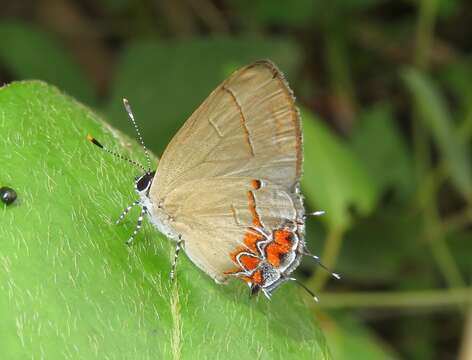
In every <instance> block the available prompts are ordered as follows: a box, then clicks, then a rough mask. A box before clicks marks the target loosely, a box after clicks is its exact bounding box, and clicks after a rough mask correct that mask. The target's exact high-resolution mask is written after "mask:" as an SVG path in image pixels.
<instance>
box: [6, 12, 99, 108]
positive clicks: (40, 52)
mask: <svg viewBox="0 0 472 360" xmlns="http://www.w3.org/2000/svg"><path fill="white" fill-rule="evenodd" d="M0 39H2V40H1V41H0V63H1V64H2V65H3V66H5V67H6V68H7V69H8V70H9V71H10V72H12V74H13V75H14V77H15V78H16V79H39V80H44V81H47V82H49V83H51V84H54V85H57V86H59V87H61V88H62V89H64V90H65V91H67V92H68V93H69V94H71V95H73V96H75V97H77V98H79V99H80V100H82V101H84V102H86V103H88V104H93V103H95V101H96V97H95V91H94V89H93V87H92V84H91V83H90V82H89V81H87V78H86V77H85V75H84V73H83V72H82V71H81V69H80V67H79V66H78V65H77V64H76V63H75V62H74V60H73V59H72V57H71V56H70V55H69V54H67V52H66V50H65V49H64V48H63V47H62V45H61V44H60V43H59V41H57V40H56V39H55V38H54V37H53V36H52V35H50V34H48V33H46V32H44V31H42V30H40V29H37V28H34V27H31V26H29V25H27V24H25V23H21V22H13V21H4V22H0Z"/></svg>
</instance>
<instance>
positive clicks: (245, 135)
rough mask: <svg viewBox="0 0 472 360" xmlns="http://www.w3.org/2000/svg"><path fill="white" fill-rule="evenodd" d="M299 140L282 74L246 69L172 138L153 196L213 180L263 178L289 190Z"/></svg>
mask: <svg viewBox="0 0 472 360" xmlns="http://www.w3.org/2000/svg"><path fill="white" fill-rule="evenodd" d="M301 141H302V139H301V128H300V119H299V114H298V111H297V109H296V107H295V105H294V98H293V96H292V92H291V90H290V89H289V87H288V85H287V83H286V81H285V80H284V78H283V75H282V73H281V72H280V71H279V70H278V69H277V68H276V67H275V65H273V64H272V63H271V62H269V61H260V62H256V63H254V64H252V65H248V66H246V67H244V68H242V69H240V70H239V71H237V72H235V73H234V74H233V75H232V76H231V77H230V78H228V79H227V80H226V81H225V82H223V83H222V84H221V85H220V86H219V87H217V88H216V89H215V90H214V91H213V92H212V93H211V94H210V96H209V97H208V98H207V99H206V100H205V102H204V103H203V104H202V105H201V106H200V107H199V108H198V109H197V110H196V111H195V112H194V113H193V114H192V116H191V117H190V118H189V119H188V120H187V122H186V123H185V124H184V125H183V126H182V128H181V129H180V130H179V132H178V133H177V134H176V135H175V136H174V138H173V139H172V141H171V142H170V143H169V145H168V146H167V148H166V150H165V152H164V154H163V156H162V158H161V161H160V162H159V168H158V172H157V175H156V178H155V180H154V182H153V185H152V187H151V191H150V195H151V198H153V199H163V198H164V197H165V195H166V194H168V193H169V192H170V191H172V189H175V188H177V187H179V186H181V185H182V184H185V183H186V182H188V181H192V180H195V179H201V178H203V177H216V176H224V177H234V176H249V177H251V178H255V179H265V180H267V181H269V182H271V183H273V184H278V185H280V186H282V187H283V188H285V189H286V191H288V192H293V191H294V187H295V186H296V185H297V184H298V181H299V177H300V174H301V166H302V153H301Z"/></svg>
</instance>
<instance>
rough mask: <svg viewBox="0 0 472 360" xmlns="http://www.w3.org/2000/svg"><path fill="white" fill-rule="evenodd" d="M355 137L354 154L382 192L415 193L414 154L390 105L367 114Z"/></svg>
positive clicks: (354, 134) (364, 115) (361, 118)
mask: <svg viewBox="0 0 472 360" xmlns="http://www.w3.org/2000/svg"><path fill="white" fill-rule="evenodd" d="M359 120H360V121H359V122H358V126H357V127H356V128H355V129H354V132H353V134H352V146H353V150H354V151H355V152H356V154H357V155H358V156H359V158H360V159H362V162H363V163H364V165H365V166H366V168H367V170H368V171H369V175H370V177H371V178H372V179H373V180H375V182H376V183H377V184H378V187H379V191H380V192H385V191H386V190H388V189H396V190H397V191H398V192H399V193H400V195H403V196H406V195H408V194H410V193H411V192H412V190H413V186H412V185H413V184H412V182H411V179H412V177H413V174H412V164H411V161H410V154H409V151H408V149H407V147H406V144H405V143H404V141H403V139H402V138H401V134H400V132H399V131H398V129H397V127H396V126H395V121H394V118H393V114H392V108H391V107H390V106H389V105H387V104H379V105H375V106H373V107H372V108H370V109H367V110H365V111H364V112H363V113H362V114H361V116H360V119H359Z"/></svg>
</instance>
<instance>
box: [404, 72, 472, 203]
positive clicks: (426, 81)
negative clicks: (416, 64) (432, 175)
mask: <svg viewBox="0 0 472 360" xmlns="http://www.w3.org/2000/svg"><path fill="white" fill-rule="evenodd" d="M402 77H403V80H404V81H405V84H406V86H407V88H408V90H409V91H410V92H411V95H412V96H413V101H414V103H415V105H416V106H417V108H418V111H419V113H420V115H421V120H422V121H423V122H424V124H425V126H427V127H428V128H429V130H430V131H431V134H432V136H433V138H434V140H435V142H436V144H437V146H438V148H439V150H440V152H441V155H442V157H443V160H444V163H445V166H446V168H447V170H448V171H449V174H450V176H451V179H452V182H453V184H454V185H455V186H456V187H457V188H458V189H459V191H461V192H462V193H463V194H465V196H466V197H469V198H470V196H472V168H471V158H470V156H469V153H468V151H467V147H466V145H465V144H463V143H461V140H460V138H459V137H458V136H457V135H456V134H455V130H454V126H455V124H454V123H453V121H452V118H451V115H450V112H449V110H448V109H447V106H446V102H445V99H444V97H443V95H442V94H441V93H440V91H439V89H438V88H437V87H436V85H435V84H434V82H433V81H432V80H431V79H430V78H429V77H428V76H427V75H426V74H424V73H422V72H420V71H418V70H415V69H413V68H409V69H406V70H404V71H403V73H402Z"/></svg>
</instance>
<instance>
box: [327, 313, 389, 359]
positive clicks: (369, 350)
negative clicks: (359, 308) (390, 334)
mask: <svg viewBox="0 0 472 360" xmlns="http://www.w3.org/2000/svg"><path fill="white" fill-rule="evenodd" d="M319 318H320V325H321V327H322V328H323V330H324V333H325V334H326V339H327V341H328V344H329V348H330V349H331V353H332V354H333V359H336V360H353V359H362V360H393V359H397V356H396V355H395V354H394V353H393V351H392V350H391V349H390V348H388V346H387V344H385V343H383V342H382V340H381V339H380V338H379V337H377V336H376V335H375V334H374V332H373V331H371V330H370V329H369V328H367V327H366V326H365V325H363V324H362V323H361V321H359V320H357V319H356V318H355V317H354V316H347V315H344V314H342V313H336V314H335V313H334V312H333V313H332V316H330V314H329V313H325V312H323V313H322V315H320V316H319Z"/></svg>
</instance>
